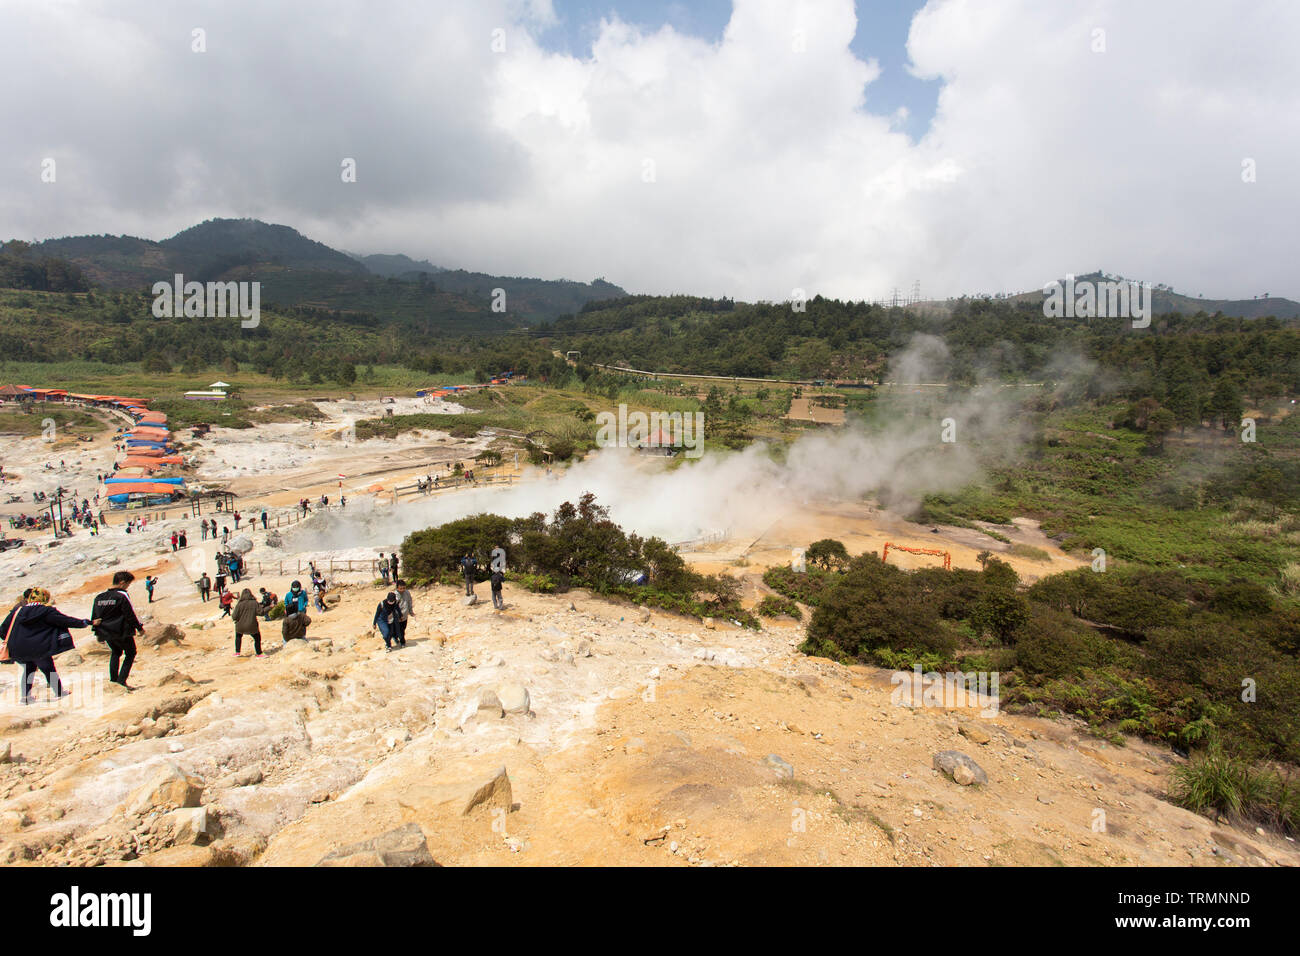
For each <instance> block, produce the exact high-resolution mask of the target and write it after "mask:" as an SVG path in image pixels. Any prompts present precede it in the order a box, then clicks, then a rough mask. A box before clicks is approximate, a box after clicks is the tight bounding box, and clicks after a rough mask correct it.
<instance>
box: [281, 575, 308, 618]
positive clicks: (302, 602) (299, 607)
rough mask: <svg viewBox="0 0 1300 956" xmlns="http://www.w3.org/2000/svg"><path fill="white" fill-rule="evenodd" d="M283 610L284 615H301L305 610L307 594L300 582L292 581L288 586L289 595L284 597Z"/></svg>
mask: <svg viewBox="0 0 1300 956" xmlns="http://www.w3.org/2000/svg"><path fill="white" fill-rule="evenodd" d="M284 610H285V613H286V614H301V613H302V612H303V611H305V610H307V592H306V591H304V590H303V589H302V584H301V583H300V582H298V581H294V582H293V584H291V585H289V593H288V594H286V595H285V596H284Z"/></svg>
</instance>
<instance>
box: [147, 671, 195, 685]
mask: <svg viewBox="0 0 1300 956" xmlns="http://www.w3.org/2000/svg"><path fill="white" fill-rule="evenodd" d="M193 683H194V680H193V678H191V677H190V676H189V675H188V674H182V673H181V672H180V671H178V670H176V669H175V668H172V667H165V668H163V671H162V673H161V674H159V675H158V677H157V679H156V680H155V681H154V685H155V686H157V687H165V686H166V685H168V684H180V685H181V686H183V687H184V686H189V685H190V684H193Z"/></svg>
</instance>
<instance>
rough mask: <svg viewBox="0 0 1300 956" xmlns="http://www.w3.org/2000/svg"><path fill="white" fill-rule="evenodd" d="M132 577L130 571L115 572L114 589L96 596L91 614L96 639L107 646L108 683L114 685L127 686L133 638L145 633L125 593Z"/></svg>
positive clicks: (134, 650) (133, 578)
mask: <svg viewBox="0 0 1300 956" xmlns="http://www.w3.org/2000/svg"><path fill="white" fill-rule="evenodd" d="M134 580H135V575H134V574H132V573H131V572H130V571H118V572H117V573H116V574H114V575H113V586H112V587H111V588H110V589H109V590H107V591H103V592H101V593H100V594H97V595H95V602H94V604H93V605H91V613H92V614H94V615H95V618H96V619H97V620H98V621H99V624H98V625H97V626H96V627H95V638H96V639H97V640H99V641H102V642H103V643H105V644H107V645H108V648H109V651H110V652H111V653H110V656H109V659H108V679H109V680H110V681H112V682H113V683H114V684H121V685H122V686H123V687H126V686H127V683H126V679H127V676H128V675H129V674H130V673H131V665H132V664H133V663H134V662H135V653H136V646H135V636H136V635H137V634H143V633H144V625H143V624H141V623H140V618H138V617H137V616H136V613H135V608H134V607H132V605H131V597H130V595H128V594H127V590H128V589H129V588H130V587H131V582H132V581H134Z"/></svg>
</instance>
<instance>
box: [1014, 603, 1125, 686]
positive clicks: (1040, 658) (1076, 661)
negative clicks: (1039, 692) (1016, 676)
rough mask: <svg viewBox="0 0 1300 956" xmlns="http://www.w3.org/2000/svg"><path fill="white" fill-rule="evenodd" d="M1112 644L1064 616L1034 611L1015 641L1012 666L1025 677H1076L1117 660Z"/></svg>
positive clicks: (1055, 612) (1112, 642)
mask: <svg viewBox="0 0 1300 956" xmlns="http://www.w3.org/2000/svg"><path fill="white" fill-rule="evenodd" d="M1117 656H1118V655H1117V653H1116V647H1115V643H1114V641H1111V640H1109V639H1107V638H1105V637H1102V636H1101V635H1100V634H1097V633H1096V632H1095V631H1093V630H1092V629H1091V628H1088V627H1082V626H1080V625H1079V624H1078V623H1076V622H1075V621H1074V619H1073V618H1071V617H1070V616H1069V615H1068V614H1064V613H1062V612H1060V611H1055V610H1052V609H1050V608H1044V607H1035V608H1034V609H1033V613H1032V614H1031V616H1030V617H1029V618H1028V620H1027V621H1026V622H1025V624H1024V627H1023V629H1022V631H1021V633H1020V637H1019V640H1017V641H1016V662H1017V664H1018V665H1019V666H1020V668H1021V669H1022V670H1024V671H1025V672H1026V673H1028V674H1041V675H1043V676H1045V677H1051V678H1058V677H1078V676H1080V675H1082V674H1083V672H1084V671H1085V670H1087V669H1089V668H1094V667H1104V666H1106V665H1107V664H1111V663H1113V662H1114V661H1115V660H1116V658H1117Z"/></svg>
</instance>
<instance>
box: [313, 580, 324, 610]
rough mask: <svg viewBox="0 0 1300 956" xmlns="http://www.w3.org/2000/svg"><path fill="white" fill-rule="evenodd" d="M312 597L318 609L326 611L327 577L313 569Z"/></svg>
mask: <svg viewBox="0 0 1300 956" xmlns="http://www.w3.org/2000/svg"><path fill="white" fill-rule="evenodd" d="M311 587H312V598H313V603H314V604H315V607H316V610H318V611H320V612H322V613H324V611H325V578H323V577H322V576H321V575H320V574H319V573H318V572H316V571H313V572H312V576H311Z"/></svg>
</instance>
